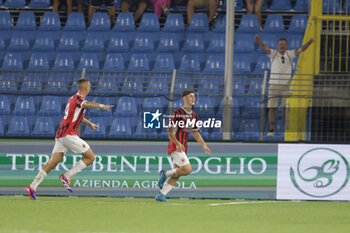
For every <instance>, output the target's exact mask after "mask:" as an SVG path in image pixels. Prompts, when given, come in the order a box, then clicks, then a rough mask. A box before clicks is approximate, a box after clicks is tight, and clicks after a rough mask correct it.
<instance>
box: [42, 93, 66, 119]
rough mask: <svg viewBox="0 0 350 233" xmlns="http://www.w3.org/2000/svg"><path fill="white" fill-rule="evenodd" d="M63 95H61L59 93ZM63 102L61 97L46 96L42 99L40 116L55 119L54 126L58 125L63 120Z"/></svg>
mask: <svg viewBox="0 0 350 233" xmlns="http://www.w3.org/2000/svg"><path fill="white" fill-rule="evenodd" d="M59 94H61V93H59ZM61 114H62V113H61V101H60V97H59V96H52V95H46V96H44V97H43V99H42V103H41V106H40V109H39V111H38V116H41V117H47V116H50V117H52V118H53V123H54V125H58V124H59V123H60V120H61V118H62V115H61Z"/></svg>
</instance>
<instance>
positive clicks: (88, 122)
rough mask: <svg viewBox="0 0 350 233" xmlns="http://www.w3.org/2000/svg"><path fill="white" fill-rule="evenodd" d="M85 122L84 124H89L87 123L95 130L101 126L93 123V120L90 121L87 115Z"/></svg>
mask: <svg viewBox="0 0 350 233" xmlns="http://www.w3.org/2000/svg"><path fill="white" fill-rule="evenodd" d="M83 123H84V124H87V125H88V126H89V127H90V129H92V130H95V129H99V128H100V126H99V125H95V124H94V123H92V122H90V121H89V120H88V119H86V118H85V117H84V118H83Z"/></svg>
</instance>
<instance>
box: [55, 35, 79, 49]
mask: <svg viewBox="0 0 350 233" xmlns="http://www.w3.org/2000/svg"><path fill="white" fill-rule="evenodd" d="M76 34H77V33H74V32H63V33H62V35H61V39H60V43H59V45H58V47H57V49H56V50H57V51H59V52H63V51H66V52H77V51H78V50H79V40H78V38H77V36H76Z"/></svg>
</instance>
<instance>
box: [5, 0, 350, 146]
mask: <svg viewBox="0 0 350 233" xmlns="http://www.w3.org/2000/svg"><path fill="white" fill-rule="evenodd" d="M266 2H267V1H265V3H264V5H263V7H262V10H267V9H268V10H270V12H272V13H271V14H268V16H267V18H266V22H265V24H264V27H263V30H262V31H260V28H259V24H258V20H257V17H256V15H243V17H242V18H241V21H240V24H239V26H238V28H237V29H236V31H235V42H234V72H235V76H234V84H233V97H234V99H233V102H234V109H233V117H234V120H233V126H232V129H233V133H232V136H233V138H235V139H241V140H247V139H248V140H258V139H259V133H258V132H259V130H260V114H261V112H260V107H261V92H260V91H261V86H262V80H263V72H264V71H265V70H269V68H270V61H269V58H268V57H267V56H266V55H265V54H264V52H263V51H262V50H261V49H260V48H258V45H257V43H256V42H255V41H254V35H256V34H259V35H260V37H261V39H262V40H263V42H264V43H266V44H267V45H268V46H269V47H271V48H276V47H277V41H278V39H279V38H287V40H288V44H289V47H290V48H291V49H296V48H298V47H300V45H301V43H302V39H303V34H304V32H305V28H306V25H307V15H305V12H307V11H308V1H307V0H297V1H293V4H291V1H290V0H273V1H269V3H271V4H269V5H267V4H266ZM330 2H332V1H330ZM336 3H337V4H330V3H329V1H324V5H323V7H324V9H328V10H330V11H332V10H335V11H340V10H341V9H344V10H345V9H346V8H347V9H348V8H350V5H349V6H340V5H339V2H338V1H336ZM119 4H120V1H116V6H117V8H120V5H119ZM3 6H4V7H7V8H23V7H25V6H26V1H24V0H7V1H6V2H4V4H3ZM48 6H50V1H49V0H31V1H30V3H29V4H28V7H29V8H47V7H48ZM243 7H244V5H243V1H242V0H239V1H237V6H236V10H242V9H243ZM220 8H221V9H226V1H224V4H223V5H222V6H220ZM178 9H181V7H180V8H178ZM291 10H292V12H295V13H293V14H292V17H291V19H290V23H288V25H285V19H284V18H283V16H282V15H281V14H279V13H274V12H273V11H288V12H291ZM301 12H304V14H303V13H301ZM34 16H35V15H34V12H30V11H26V12H21V13H20V14H19V17H18V19H17V23H16V24H15V25H13V24H12V22H13V20H12V19H11V16H10V13H9V12H8V11H0V65H1V68H2V72H1V76H0V136H9V137H10V136H16V137H18V136H35V137H53V136H54V135H55V130H56V129H57V128H58V125H59V123H60V119H61V117H62V115H63V112H64V108H65V104H66V102H67V99H68V98H69V96H70V95H71V94H74V93H75V92H76V88H75V85H76V80H77V79H78V78H79V77H80V76H81V73H82V69H83V68H86V73H85V76H86V77H88V78H89V79H90V80H91V82H92V90H91V95H89V96H88V97H87V99H88V100H91V101H96V102H100V103H104V104H113V105H115V106H116V108H114V110H113V111H112V112H104V111H102V110H100V109H91V110H89V111H88V112H87V115H86V117H87V118H88V119H90V120H91V121H93V122H94V123H96V124H98V125H99V126H100V129H99V130H97V131H92V130H91V129H90V128H89V127H83V128H82V131H81V132H82V136H83V137H86V138H105V137H111V138H143V139H155V138H167V134H166V131H164V130H163V131H156V130H147V129H144V127H143V125H142V122H143V120H142V118H143V116H142V114H141V113H142V112H144V111H148V112H152V111H156V109H160V112H167V111H169V110H168V108H167V106H168V99H167V98H168V96H169V94H168V92H169V87H170V84H171V76H172V71H173V70H174V69H177V71H178V74H177V80H176V83H175V95H176V99H175V102H174V106H173V107H174V108H176V107H179V106H180V105H181V100H180V99H179V98H178V97H177V96H179V95H178V94H179V93H180V92H181V91H182V90H183V89H186V88H194V89H195V90H196V91H197V93H198V98H197V105H196V106H195V111H197V112H198V114H199V115H200V117H201V118H203V119H204V118H207V117H213V116H214V117H215V118H216V119H222V109H223V102H222V98H223V91H222V90H223V83H224V82H223V72H224V69H225V67H224V64H225V62H224V60H225V58H224V57H225V56H224V53H225V27H226V25H225V16H223V17H219V20H218V21H217V23H216V26H215V27H214V28H213V29H211V30H209V27H208V16H207V14H203V13H196V14H194V16H193V18H192V22H191V24H190V25H189V27H188V28H187V29H186V27H185V24H184V18H183V15H182V14H180V13H172V14H170V15H168V17H167V19H166V22H165V24H164V26H163V27H162V28H161V26H160V24H159V20H158V17H157V15H155V14H153V13H145V14H144V15H143V17H142V20H141V22H140V24H139V26H138V27H136V26H135V23H134V20H133V15H132V13H119V14H118V15H117V20H116V23H115V25H114V26H113V27H112V28H111V25H110V20H109V17H108V14H107V13H105V12H99V13H95V14H94V15H93V19H92V22H91V24H90V25H89V26H88V27H87V26H86V22H85V18H84V15H83V14H81V13H71V14H70V15H69V17H68V18H67V21H66V23H65V25H64V26H63V27H62V25H61V22H60V18H59V15H58V13H53V12H45V13H44V15H43V17H42V18H41V22H40V24H39V25H37V24H36V22H35V17H34ZM288 20H289V19H288ZM288 22H289V21H288ZM295 66H296V61H294V63H293V70H294V69H295ZM262 127H264V130H267V126H266V122H265V123H264V125H263V126H262ZM283 129H284V126H283V122H282V120H281V119H278V122H277V127H276V132H277V133H276V137H275V138H274V139H277V140H279V139H283ZM221 134H222V132H221V130H219V129H216V130H209V131H208V130H203V137H204V138H205V139H213V140H216V139H220V138H221Z"/></svg>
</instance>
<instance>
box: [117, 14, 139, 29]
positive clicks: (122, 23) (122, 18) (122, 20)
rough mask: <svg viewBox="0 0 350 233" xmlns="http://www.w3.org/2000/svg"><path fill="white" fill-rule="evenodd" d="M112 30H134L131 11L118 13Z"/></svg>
mask: <svg viewBox="0 0 350 233" xmlns="http://www.w3.org/2000/svg"><path fill="white" fill-rule="evenodd" d="M112 30H113V31H116V32H134V31H135V22H134V16H133V13H119V14H118V16H117V21H116V23H115V25H114V27H113V29H112Z"/></svg>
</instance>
